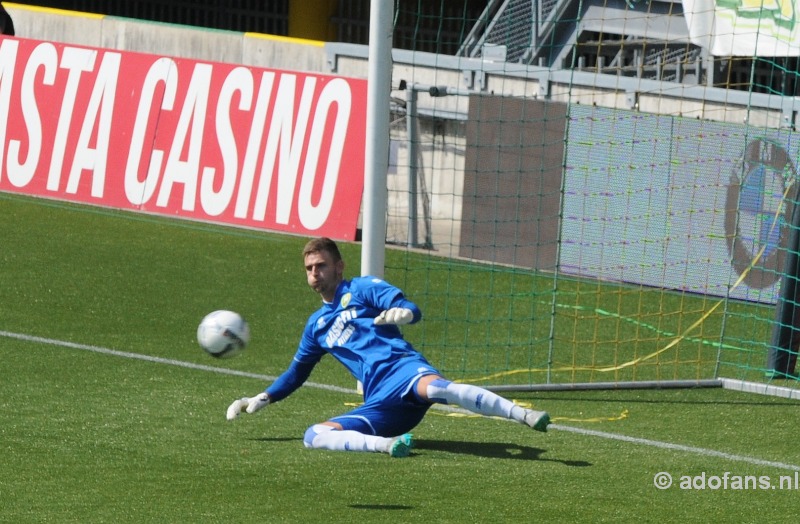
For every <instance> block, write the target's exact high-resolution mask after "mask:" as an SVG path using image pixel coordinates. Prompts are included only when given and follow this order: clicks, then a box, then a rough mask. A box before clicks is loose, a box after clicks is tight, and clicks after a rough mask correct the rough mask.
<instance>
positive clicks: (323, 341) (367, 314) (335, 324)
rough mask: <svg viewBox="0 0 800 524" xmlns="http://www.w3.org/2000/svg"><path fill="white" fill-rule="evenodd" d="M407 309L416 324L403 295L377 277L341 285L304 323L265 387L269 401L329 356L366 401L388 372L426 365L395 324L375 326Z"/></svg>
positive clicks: (416, 314)
mask: <svg viewBox="0 0 800 524" xmlns="http://www.w3.org/2000/svg"><path fill="white" fill-rule="evenodd" d="M393 307H406V308H409V309H410V310H411V311H412V312H413V313H414V319H413V320H412V323H413V322H417V321H419V319H420V318H421V317H422V313H421V312H420V310H419V308H418V307H417V306H416V305H415V304H414V303H413V302H411V301H409V300H407V299H406V298H405V297H404V296H403V292H402V291H401V290H400V289H398V288H396V287H394V286H392V285H391V284H389V283H388V282H385V281H384V280H381V279H379V278H375V277H356V278H353V279H352V280H350V281H347V280H344V281H342V282H341V283H340V284H339V287H338V288H337V290H336V297H335V298H334V301H333V302H332V303H330V304H329V303H323V305H322V307H321V308H319V309H318V310H317V311H315V312H314V313H313V314H312V315H311V316H310V317H309V319H308V322H307V323H306V326H305V329H304V330H303V336H302V338H301V340H300V344H299V346H298V348H297V352H296V353H295V355H294V360H293V362H292V365H291V366H290V367H289V369H288V370H287V371H286V372H284V373H283V374H282V375H281V376H280V377H279V378H278V379H277V380H276V381H275V382H274V383H273V384H272V385H271V386H270V387H269V388H267V393H268V394H269V395H270V398H271V399H272V401H273V402H277V401H278V400H281V399H283V398H285V397H286V396H288V395H289V394H291V393H292V392H293V391H294V390H295V389H297V388H298V387H300V386H301V385H302V384H303V382H305V380H306V379H307V378H308V376H309V375H310V373H311V370H312V369H313V368H314V366H315V365H316V364H317V362H319V361H320V359H321V358H322V357H323V356H324V355H325V354H328V353H329V354H331V355H332V356H333V357H334V358H335V359H336V360H338V361H339V362H341V363H342V364H343V365H344V367H346V368H347V369H348V371H350V373H351V374H352V375H353V377H355V378H356V379H357V380H359V381H361V383H362V385H363V387H364V397H365V398H366V399H368V398H370V396H371V395H372V394H373V393H374V392H375V391H377V390H379V389H381V388H382V387H383V386H385V385H386V383H387V382H391V380H392V371H393V370H394V369H395V368H396V367H397V366H398V364H399V363H401V362H403V361H405V360H406V359H410V360H418V361H420V362H422V363H426V362H425V359H424V357H422V355H421V354H420V353H419V352H417V351H416V350H415V349H414V347H413V346H412V345H411V344H410V343H409V342H408V341H406V340H405V339H404V338H403V335H402V333H401V332H400V329H399V328H398V327H397V326H395V325H391V324H388V325H381V326H376V325H374V323H373V321H374V319H375V317H377V316H378V315H379V314H380V313H381V312H382V311H384V310H387V309H390V308H393Z"/></svg>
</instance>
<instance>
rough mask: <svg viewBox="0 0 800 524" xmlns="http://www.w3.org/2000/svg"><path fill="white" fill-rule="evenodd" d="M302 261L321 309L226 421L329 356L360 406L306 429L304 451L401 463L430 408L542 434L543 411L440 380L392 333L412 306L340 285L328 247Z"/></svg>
mask: <svg viewBox="0 0 800 524" xmlns="http://www.w3.org/2000/svg"><path fill="white" fill-rule="evenodd" d="M303 260H304V262H305V268H306V276H307V278H308V285H309V286H311V288H312V289H313V290H314V291H316V292H317V293H318V294H319V295H320V296H321V297H322V301H323V303H322V307H321V308H320V309H319V310H317V311H316V312H315V313H313V314H312V315H311V316H310V317H309V319H308V322H307V323H306V326H305V330H304V331H303V335H302V338H301V340H300V344H299V346H298V348H297V352H296V353H295V355H294V359H293V360H292V363H291V365H290V366H289V368H288V369H287V370H286V371H284V372H283V374H281V376H280V377H278V378H277V380H275V382H273V383H272V384H271V385H270V386H269V387H268V388H267V389H266V390H265V391H264V392H262V393H259V394H258V395H256V396H254V397H245V398H241V399H238V400H235V401H234V402H233V403H232V404H231V405H230V407H229V408H228V411H227V418H228V420H233V419H235V418H236V417H237V416H238V415H239V414H240V413H242V412H246V413H255V412H256V411H258V410H259V409H261V408H263V407H265V406H267V405H268V404H271V403H274V402H278V401H280V400H283V399H284V398H286V397H288V396H289V395H290V394H292V392H294V391H295V390H296V389H297V388H299V387H300V386H301V385H302V384H303V383H304V382H305V381H306V380H307V379H308V377H309V376H310V375H311V371H312V370H313V369H314V366H315V365H316V364H317V363H318V362H319V361H320V359H321V358H322V357H323V356H324V355H325V354H327V353H330V354H331V355H333V357H334V358H335V359H336V360H338V361H339V362H341V363H342V365H344V367H346V368H347V370H348V371H350V373H351V374H352V375H353V376H354V377H355V378H356V379H357V380H359V381H360V382H361V384H362V385H363V388H364V404H362V405H361V406H360V407H358V408H356V409H353V410H352V411H350V412H348V413H345V414H343V415H339V416H336V417H333V418H331V419H330V420H328V421H326V422H321V423H319V424H314V425H312V426H311V427H309V428H308V430H306V433H305V436H304V438H303V443H304V444H305V446H306V447H307V448H315V449H327V450H340V451H371V452H382V453H388V454H389V455H391V456H392V457H405V456H407V455H408V454H409V452H410V450H411V447H412V446H413V442H412V437H411V435H410V434H409V433H408V432H409V431H411V429H413V428H414V427H415V426H416V425H417V424H419V423H420V421H421V420H422V417H424V416H425V413H426V412H427V411H428V408H430V407H431V405H432V404H434V403H440V404H456V405H458V406H461V407H462V408H465V409H468V410H470V411H472V412H474V413H478V414H481V415H486V416H495V417H504V418H507V419H512V420H516V421H518V422H520V423H522V424H526V425H528V426H530V427H532V428H533V429H535V430H537V431H547V425H548V424H549V423H550V417H549V415H548V414H547V413H546V412H543V411H534V410H531V409H525V408H522V407H520V406H517V405H516V404H514V403H513V402H511V401H510V400H507V399H505V398H503V397H501V396H499V395H497V394H495V393H492V392H491V391H488V390H486V389H483V388H480V387H477V386H471V385H468V384H456V383H454V382H451V381H449V380H447V379H445V378H444V377H442V375H441V374H440V373H439V371H437V370H436V369H435V368H434V367H433V366H431V365H430V363H428V361H427V360H425V357H423V356H422V354H420V353H419V352H418V351H416V350H415V349H414V348H413V347H412V346H411V344H410V343H408V342H407V341H406V340H405V339H404V338H403V336H402V334H401V332H400V329H399V328H398V327H397V326H400V325H403V324H413V323H415V322H418V321H419V320H420V318H421V317H422V313H421V312H420V310H419V308H418V307H417V306H416V304H414V303H413V302H411V301H409V300H408V299H406V298H405V297H404V296H403V292H402V291H401V290H400V289H398V288H396V287H394V286H392V285H390V284H388V283H387V282H385V281H383V280H381V279H378V278H374V277H357V278H353V279H351V280H346V279H345V278H344V260H342V257H341V254H340V253H339V248H338V247H337V245H336V243H335V242H334V241H333V240H330V239H328V238H317V239H314V240H311V241H309V242H308V243H307V244H306V246H305V248H304V249H303Z"/></svg>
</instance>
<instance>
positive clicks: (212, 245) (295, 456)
mask: <svg viewBox="0 0 800 524" xmlns="http://www.w3.org/2000/svg"><path fill="white" fill-rule="evenodd" d="M0 221H1V222H2V224H0V261H1V263H2V266H1V267H2V269H1V270H0V331H1V332H2V335H1V336H0V377H1V380H0V457H2V460H0V521H2V522H14V523H25V522H81V523H93V522H115V523H122V522H131V523H141V522H237V523H239V522H241V523H248V522H291V523H294V522H317V521H320V519H324V520H325V521H326V522H359V523H372V522H375V523H386V522H413V521H421V522H431V523H434V522H436V523H439V522H454V523H455V522H458V523H463V522H491V523H498V522H514V523H517V522H631V521H638V522H690V521H695V522H697V521H699V522H710V521H718V522H722V521H735V522H790V521H794V520H795V519H796V514H797V501H798V496H800V489H798V488H800V486H796V485H791V487H788V486H787V485H786V484H784V485H783V486H780V485H779V479H780V477H781V476H783V477H785V478H787V479H789V480H791V481H794V480H795V479H796V478H798V476H800V466H798V465H800V445H798V428H799V427H800V426H798V423H797V416H798V403H797V402H796V401H789V400H784V399H776V398H769V397H761V396H755V395H747V394H742V393H735V392H730V391H723V390H719V389H703V390H664V391H628V392H578V393H576V392H573V393H513V394H509V396H510V397H512V398H514V399H515V400H517V401H519V402H526V403H529V404H532V405H534V406H535V407H536V408H538V409H546V410H548V411H549V412H550V413H551V415H552V416H553V417H554V418H555V420H556V424H555V427H553V429H552V430H551V431H550V432H549V433H547V434H544V435H543V434H538V433H534V432H532V431H530V430H528V429H527V428H525V427H523V426H520V425H517V424H512V423H509V422H506V421H501V420H494V419H481V418H475V417H463V416H459V414H458V413H455V414H454V413H451V412H448V411H444V410H438V409H437V410H432V411H431V412H430V414H429V415H428V416H427V418H426V419H425V420H424V421H423V422H422V424H421V425H420V426H419V427H418V428H417V429H416V431H415V436H416V438H417V439H418V448H417V449H416V450H415V452H414V453H413V455H412V456H411V457H409V458H407V459H391V458H389V457H388V456H386V455H377V454H356V453H334V452H323V451H312V450H306V449H304V447H303V443H302V435H303V432H304V431H305V428H306V427H308V426H309V425H311V424H313V423H315V422H318V421H322V420H325V419H326V418H328V417H330V416H332V415H335V414H338V413H341V412H343V411H345V410H347V409H349V407H348V404H351V403H355V402H358V400H359V398H358V396H357V395H355V394H354V393H353V392H352V390H353V389H354V383H353V380H352V378H351V377H349V376H348V375H346V374H345V372H344V371H343V370H342V368H340V367H339V366H338V365H336V364H335V363H334V362H333V361H332V360H330V359H326V360H324V361H323V363H322V364H321V365H320V366H319V367H318V369H316V370H315V372H314V374H313V375H312V376H311V379H310V380H311V382H313V384H311V385H309V386H307V387H304V388H301V389H300V390H299V391H298V392H297V393H295V395H294V396H292V397H290V398H289V399H287V400H285V401H283V402H281V403H278V404H276V405H274V406H270V407H269V408H267V409H266V410H264V411H262V412H260V413H258V414H257V415H255V416H244V417H242V418H240V419H239V420H237V421H235V422H227V421H226V420H225V415H224V414H225V409H226V408H227V406H228V404H229V403H230V402H231V401H232V400H233V399H235V398H236V397H238V396H241V395H252V394H255V393H257V392H259V391H261V390H262V389H263V388H264V387H265V386H266V385H267V381H266V380H265V379H263V378H259V376H261V375H263V376H264V377H269V376H275V375H277V374H278V373H280V372H281V371H282V370H283V369H284V367H285V366H286V365H287V364H288V362H289V360H290V359H291V356H292V354H293V352H294V349H295V346H296V342H297V338H298V337H299V335H300V332H301V330H302V326H303V324H304V322H305V319H306V318H307V315H308V314H309V313H310V312H311V311H312V310H313V309H314V308H316V306H317V304H318V298H317V297H316V295H315V294H314V293H313V292H311V291H310V290H308V289H307V286H306V284H305V276H304V272H303V268H302V264H301V259H300V250H301V248H302V245H303V243H304V241H305V239H303V238H297V237H292V236H287V235H276V234H267V233H261V232H254V231H246V230H237V229H231V228H225V227H217V226H211V225H205V224H197V223H192V222H185V221H174V220H167V219H161V218H154V217H149V216H144V215H135V214H130V213H120V212H114V211H109V210H103V209H95V208H90V207H83V206H72V205H67V204H60V203H56V202H49V201H45V200H36V199H29V198H25V197H19V196H13V195H5V194H0ZM343 251H344V255H345V258H346V259H347V261H348V263H349V266H348V274H350V275H354V274H358V263H359V258H360V254H359V246H358V245H355V244H353V245H344V246H343ZM403 256H408V255H403ZM412 256H414V255H412ZM403 287H406V292H407V294H408V295H409V296H410V297H411V298H412V299H413V298H414V289H413V288H411V289H409V288H408V287H407V286H405V284H403ZM221 308H228V309H234V310H236V311H239V312H240V313H242V314H243V315H244V316H245V317H246V318H247V319H248V320H249V322H250V325H251V330H252V342H251V345H250V346H249V347H248V349H247V350H246V351H245V352H244V353H243V354H242V355H240V356H238V357H236V358H234V359H230V360H224V361H217V360H214V359H212V358H211V357H209V356H207V355H205V354H204V353H203V352H202V351H201V350H200V349H199V347H198V346H197V344H196V342H195V339H194V336H195V329H196V326H197V323H198V322H199V320H200V319H201V318H202V317H203V315H205V314H206V313H207V312H209V311H211V310H213V309H221ZM423 322H424V321H423ZM414 329H417V327H416V326H411V327H409V328H407V332H408V333H409V336H411V337H413V336H414V334H413V331H412V330H414ZM136 356H143V357H153V358H150V359H149V360H148V359H143V358H135V357H136ZM240 372H241V373H240ZM236 373H240V374H236ZM247 374H252V375H247ZM324 386H333V387H324ZM623 415H624V416H623ZM659 472H667V473H670V474H671V475H672V476H673V480H674V483H673V486H672V487H671V488H669V489H663V490H661V489H657V488H656V487H655V486H654V477H655V475H656V474H657V473H659ZM682 477H685V478H687V479H689V480H688V481H689V482H691V481H694V484H695V487H699V486H701V485H704V487H705V489H681V487H680V483H681V478H682ZM745 477H753V478H759V479H762V478H765V477H768V478H769V479H770V480H771V482H772V483H773V484H774V486H775V489H771V488H769V489H765V488H764V486H763V484H761V485H759V486H753V485H752V484H751V485H748V486H742V485H739V487H740V488H741V489H734V488H735V487H736V484H735V480H736V479H737V478H739V479H744V478H745ZM723 479H725V480H724V482H726V483H727V484H726V485H727V489H725V487H723V486H722V485H721V484H720V483H721V482H723ZM784 482H787V480H785V479H784ZM715 487H716V488H715ZM745 487H746V488H747V489H745ZM781 487H782V488H783V489H779V488H781Z"/></svg>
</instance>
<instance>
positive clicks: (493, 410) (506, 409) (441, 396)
mask: <svg viewBox="0 0 800 524" xmlns="http://www.w3.org/2000/svg"><path fill="white" fill-rule="evenodd" d="M427 393H428V399H429V400H430V401H431V402H438V403H440V404H457V405H459V406H461V407H462V408H464V409H468V410H469V411H472V412H473V413H478V414H480V415H486V416H487V417H503V418H508V419H512V420H516V421H518V422H522V421H523V417H524V416H525V410H524V409H523V408H521V407H519V406H517V405H516V404H514V403H513V402H511V401H510V400H508V399H505V398H503V397H501V396H500V395H497V394H496V393H492V392H491V391H489V390H488V389H483V388H480V387H478V386H472V385H469V384H456V383H455V382H450V381H449V380H443V379H436V380H434V381H433V382H431V383H430V384H429V385H428V391H427Z"/></svg>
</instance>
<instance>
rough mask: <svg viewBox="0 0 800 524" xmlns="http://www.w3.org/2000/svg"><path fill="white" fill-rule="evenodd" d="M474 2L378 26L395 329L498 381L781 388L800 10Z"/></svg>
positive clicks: (788, 302) (791, 310) (442, 363)
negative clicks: (390, 45) (384, 45)
mask: <svg viewBox="0 0 800 524" xmlns="http://www.w3.org/2000/svg"><path fill="white" fill-rule="evenodd" d="M475 4H476V3H473V2H468V1H465V2H435V3H422V2H411V1H400V2H397V3H396V8H395V12H394V17H395V24H396V25H395V34H394V39H395V43H396V44H395V47H396V49H395V53H394V55H393V71H392V108H391V110H392V119H391V122H392V124H391V130H390V149H389V151H390V161H389V164H390V168H389V174H388V184H387V187H388V207H387V211H386V219H387V243H388V244H390V245H394V246H395V247H396V248H397V249H389V250H388V251H387V253H386V275H387V278H389V279H390V280H392V281H394V282H395V283H397V284H399V285H401V286H402V287H404V289H405V290H406V292H407V294H408V295H409V296H410V297H411V298H412V299H414V300H415V301H416V302H417V303H419V304H420V306H421V307H422V309H423V312H424V314H425V319H426V320H425V322H423V323H421V324H420V325H419V326H418V327H414V328H413V329H411V330H408V331H407V336H408V337H409V338H411V339H412V340H413V342H414V343H415V344H417V345H418V346H419V347H420V349H422V350H423V351H424V353H425V354H426V355H427V356H428V357H429V358H430V360H431V361H432V362H433V363H434V364H435V365H437V366H438V367H440V368H441V369H442V371H443V372H445V373H446V374H447V375H448V376H450V377H452V378H454V379H456V380H469V381H472V382H478V383H483V384H485V385H487V386H493V387H496V388H570V389H571V388H576V387H669V386H703V385H711V386H714V385H720V384H722V383H725V384H728V385H733V387H741V388H745V389H753V388H755V390H759V389H760V390H764V391H766V390H770V391H773V392H774V391H777V392H778V394H783V395H789V396H792V395H795V394H796V393H798V390H800V382H798V381H797V380H796V379H795V378H794V376H795V375H794V373H795V369H794V360H795V359H796V355H797V343H796V342H797V341H796V340H795V339H797V335H795V327H796V325H797V322H799V321H800V318H798V319H797V321H796V319H795V316H798V317H800V315H795V305H796V300H795V297H794V289H795V281H796V279H797V273H798V271H797V269H798V257H797V249H798V245H797V244H798V238H797V237H798V236H799V235H797V229H798V228H797V225H798V223H799V222H800V212H798V213H795V208H796V203H797V199H798V191H799V190H800V185H798V184H797V169H798V166H797V163H798V158H799V153H800V134H798V133H797V132H796V131H795V126H796V123H797V110H798V107H800V104H798V99H797V98H796V97H795V95H796V94H797V90H798V87H799V86H798V81H797V80H798V58H797V55H798V54H800V47H798V46H797V45H795V44H794V43H795V42H800V35H798V34H796V33H797V32H798V31H800V26H798V29H795V24H796V22H797V13H798V11H797V9H798V8H800V5H798V4H800V2H796V1H789V2H783V3H781V2H779V3H776V4H775V5H774V6H772V5H767V4H764V5H763V6H761V4H759V6H761V7H760V8H758V9H756V10H751V9H749V8H748V5H745V4H744V3H741V4H740V3H737V2H725V3H723V2H716V3H715V2H714V1H712V0H691V1H690V0H685V1H684V2H682V3H681V2H672V1H655V0H652V1H649V2H648V1H636V2H633V1H631V2H606V1H601V0H598V1H596V2H593V1H589V2H587V1H578V0H549V1H545V0H538V1H531V0H507V1H503V2H500V1H490V2H488V3H487V2H480V3H477V4H480V9H477V8H476V5H475ZM784 4H786V5H784ZM723 22H724V23H723ZM712 28H713V31H712ZM398 42H399V43H400V44H398ZM398 45H401V46H402V48H400V49H398ZM798 310H800V307H798Z"/></svg>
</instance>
